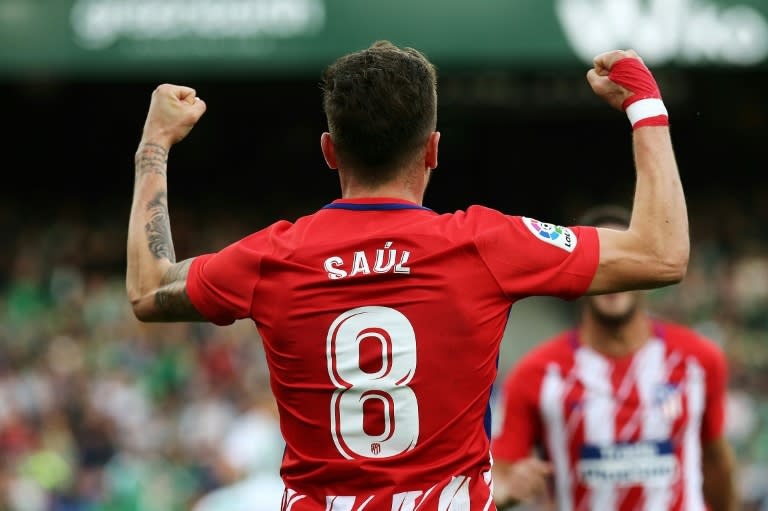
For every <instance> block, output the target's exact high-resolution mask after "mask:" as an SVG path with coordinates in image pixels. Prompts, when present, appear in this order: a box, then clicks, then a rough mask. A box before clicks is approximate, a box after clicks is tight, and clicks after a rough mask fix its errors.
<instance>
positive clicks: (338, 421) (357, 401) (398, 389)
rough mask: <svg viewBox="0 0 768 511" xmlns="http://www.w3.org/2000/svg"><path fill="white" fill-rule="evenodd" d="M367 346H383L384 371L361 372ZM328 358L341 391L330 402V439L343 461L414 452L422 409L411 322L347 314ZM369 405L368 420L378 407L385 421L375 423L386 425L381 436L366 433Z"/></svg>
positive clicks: (379, 312)
mask: <svg viewBox="0 0 768 511" xmlns="http://www.w3.org/2000/svg"><path fill="white" fill-rule="evenodd" d="M363 341H367V342H368V343H370V342H373V343H374V345H376V342H378V343H379V344H380V345H381V367H380V368H379V369H377V370H374V371H373V372H367V371H366V370H364V369H363V368H362V367H361V360H360V352H361V344H362V343H363ZM326 355H327V359H328V374H329V375H330V377H331V380H332V381H333V384H334V385H336V387H337V389H336V390H335V391H334V393H333V397H332V398H331V434H332V435H333V441H334V443H335V444H336V448H337V449H338V450H339V452H340V453H341V454H342V456H344V457H345V458H348V459H355V458H360V457H362V458H388V457H390V456H395V455H396V454H400V453H402V452H405V451H409V450H411V449H413V448H414V447H415V446H416V441H417V440H418V437H419V406H418V403H417V401H416V394H414V392H413V390H412V389H411V388H410V387H408V382H410V381H411V378H413V375H414V373H415V372H416V334H415V333H414V331H413V326H411V322H410V321H408V318H406V317H405V316H404V315H403V314H402V313H400V312H398V311H396V310H395V309H391V308H389V307H375V306H370V307H358V308H357V309H352V310H348V311H347V312H345V313H343V314H341V315H340V316H339V317H337V318H336V320H335V321H334V322H333V324H332V325H331V328H330V329H329V330H328V343H327V347H326ZM372 400H373V401H372ZM369 401H370V402H369ZM366 403H368V405H369V410H368V412H369V414H371V413H373V412H372V411H371V410H372V409H371V408H370V407H371V405H374V406H376V408H377V410H378V411H379V413H377V415H383V417H374V418H382V419H383V431H381V430H377V431H374V432H370V431H366V427H365V426H366V422H365V419H366V410H365V408H366ZM369 419H370V417H369ZM379 422H382V421H379ZM369 429H370V428H369Z"/></svg>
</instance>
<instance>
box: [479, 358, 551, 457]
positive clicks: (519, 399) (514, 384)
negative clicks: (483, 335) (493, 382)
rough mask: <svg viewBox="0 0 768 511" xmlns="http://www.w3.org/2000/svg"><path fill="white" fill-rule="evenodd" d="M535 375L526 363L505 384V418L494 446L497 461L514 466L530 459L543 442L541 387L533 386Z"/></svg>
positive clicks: (512, 373)
mask: <svg viewBox="0 0 768 511" xmlns="http://www.w3.org/2000/svg"><path fill="white" fill-rule="evenodd" d="M532 373H533V371H530V370H529V369H528V367H526V365H525V364H524V363H523V364H521V365H518V366H517V367H515V368H514V369H513V370H512V372H511V373H510V374H509V376H507V378H506V380H505V381H504V386H503V387H502V395H501V401H502V403H501V405H502V415H503V418H502V420H501V426H500V429H499V431H498V432H497V433H496V434H495V435H494V437H493V440H492V442H491V453H492V454H493V457H494V459H498V460H502V461H506V462H514V461H517V460H520V459H523V458H527V457H528V456H530V455H531V451H532V449H533V448H534V446H535V445H536V444H537V443H538V442H539V440H540V434H539V432H540V431H541V416H540V415H539V410H538V406H537V395H536V392H537V389H538V385H532V383H533V382H531V381H530V378H531V376H532V375H533V374H532Z"/></svg>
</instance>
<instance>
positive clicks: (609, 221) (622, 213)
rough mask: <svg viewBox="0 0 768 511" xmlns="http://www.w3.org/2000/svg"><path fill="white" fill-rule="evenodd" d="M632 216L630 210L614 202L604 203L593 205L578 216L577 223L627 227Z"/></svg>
mask: <svg viewBox="0 0 768 511" xmlns="http://www.w3.org/2000/svg"><path fill="white" fill-rule="evenodd" d="M631 218H632V212H631V211H630V210H629V209H627V208H625V207H623V206H618V205H616V204H604V205H600V206H595V207H592V208H590V209H588V210H587V211H585V212H584V213H582V214H581V216H580V217H579V218H578V222H577V223H578V225H592V226H595V227H599V226H603V225H619V226H621V227H624V228H625V229H626V228H629V222H630V220H631Z"/></svg>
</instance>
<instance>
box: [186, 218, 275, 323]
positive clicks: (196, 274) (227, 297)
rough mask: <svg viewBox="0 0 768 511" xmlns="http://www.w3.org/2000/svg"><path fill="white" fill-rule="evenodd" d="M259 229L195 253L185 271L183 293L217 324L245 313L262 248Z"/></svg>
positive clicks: (250, 297) (248, 307)
mask: <svg viewBox="0 0 768 511" xmlns="http://www.w3.org/2000/svg"><path fill="white" fill-rule="evenodd" d="M264 238H265V236H264V234H263V233H256V234H254V235H251V236H249V237H247V238H244V239H242V240H240V241H238V242H236V243H233V244H232V245H229V246H228V247H226V248H224V249H223V250H221V251H219V252H216V253H213V254H205V255H201V256H198V257H196V258H195V259H194V260H193V261H192V264H191V266H190V268H189V274H188V275H187V295H189V299H190V301H191V302H192V305H194V306H195V308H196V309H197V310H198V312H200V314H201V315H202V316H203V317H204V318H205V319H207V320H208V321H210V322H211V323H215V324H217V325H229V324H231V323H233V322H234V321H235V320H238V319H243V318H246V317H249V316H250V314H251V305H252V302H253V293H254V289H255V287H256V284H257V282H258V280H259V271H260V266H261V260H262V258H263V255H264V253H265V252H266V247H265V244H264V243H263V240H264Z"/></svg>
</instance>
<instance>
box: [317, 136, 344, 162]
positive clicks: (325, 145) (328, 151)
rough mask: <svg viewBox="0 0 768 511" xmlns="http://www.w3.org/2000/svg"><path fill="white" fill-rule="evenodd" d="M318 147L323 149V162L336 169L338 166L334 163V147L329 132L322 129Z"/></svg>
mask: <svg viewBox="0 0 768 511" xmlns="http://www.w3.org/2000/svg"><path fill="white" fill-rule="evenodd" d="M320 149H321V150H322V151H323V157H324V158H325V163H326V164H327V165H328V168H329V169H337V168H339V166H338V165H337V164H336V149H334V147H333V140H331V134H330V133H328V132H327V131H324V132H323V134H322V135H320Z"/></svg>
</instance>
